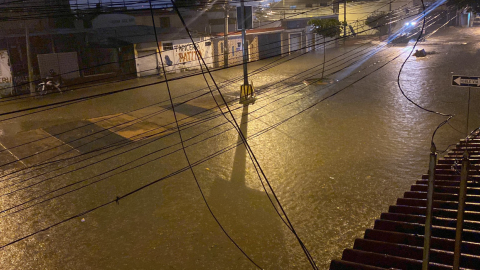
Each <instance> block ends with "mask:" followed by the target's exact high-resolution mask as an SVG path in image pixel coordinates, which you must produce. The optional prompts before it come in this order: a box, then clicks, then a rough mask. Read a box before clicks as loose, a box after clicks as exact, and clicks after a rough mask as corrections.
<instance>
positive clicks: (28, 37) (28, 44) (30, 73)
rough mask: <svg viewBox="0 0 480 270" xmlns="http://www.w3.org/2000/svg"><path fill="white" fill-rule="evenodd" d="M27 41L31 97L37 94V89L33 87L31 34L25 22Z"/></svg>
mask: <svg viewBox="0 0 480 270" xmlns="http://www.w3.org/2000/svg"><path fill="white" fill-rule="evenodd" d="M25 41H26V44H27V46H26V47H27V66H28V81H29V85H30V95H33V94H35V87H34V85H33V65H32V58H31V55H30V34H29V32H28V26H27V22H25Z"/></svg>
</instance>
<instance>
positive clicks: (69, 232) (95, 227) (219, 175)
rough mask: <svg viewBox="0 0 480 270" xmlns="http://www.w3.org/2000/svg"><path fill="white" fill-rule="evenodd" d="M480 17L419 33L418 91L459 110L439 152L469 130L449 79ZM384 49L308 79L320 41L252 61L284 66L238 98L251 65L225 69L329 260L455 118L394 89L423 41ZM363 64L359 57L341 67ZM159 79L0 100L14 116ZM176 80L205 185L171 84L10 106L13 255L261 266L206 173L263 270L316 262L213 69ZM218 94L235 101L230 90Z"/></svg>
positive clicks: (470, 53) (475, 110) (2, 216)
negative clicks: (304, 50)
mask: <svg viewBox="0 0 480 270" xmlns="http://www.w3.org/2000/svg"><path fill="white" fill-rule="evenodd" d="M477 29H480V28H468V29H462V28H448V29H446V30H445V31H440V33H439V34H438V35H434V36H432V37H431V38H430V39H428V40H427V42H425V43H421V44H419V45H418V48H419V49H422V48H423V49H425V50H426V51H427V52H429V54H428V56H427V57H425V58H418V59H416V58H415V57H413V56H412V57H411V58H410V59H409V60H408V62H407V63H406V64H405V67H404V69H403V72H402V74H401V86H402V88H403V90H404V92H405V94H406V95H407V96H408V97H409V98H411V99H412V100H414V101H415V102H416V103H417V104H419V105H421V106H423V107H425V108H427V109H429V110H433V111H438V112H442V113H446V114H452V115H455V117H454V118H453V119H452V120H451V121H450V122H449V124H447V125H445V126H444V127H442V128H441V129H440V130H439V131H438V132H437V135H436V136H435V144H436V145H437V149H438V150H439V151H441V150H445V149H446V148H447V147H448V145H450V144H454V143H456V142H457V141H458V140H459V139H460V138H463V137H465V135H466V132H467V127H466V124H467V104H468V88H459V87H452V86H451V79H452V75H466V76H480V70H479V69H478V67H479V65H478V61H477V59H479V56H480V55H479V54H480V45H479V44H480V43H479V41H480V38H478V33H480V30H477ZM375 46H377V45H376V44H366V45H361V44H359V45H353V46H345V47H342V46H338V47H337V48H336V49H332V50H331V51H330V52H328V54H327V60H329V62H328V63H327V64H326V67H325V74H326V77H328V80H326V81H327V82H331V83H327V84H320V83H313V84H310V82H312V79H318V78H320V74H321V63H322V59H323V55H322V54H321V51H315V52H310V53H308V54H305V55H303V56H300V57H298V58H294V55H291V56H289V57H287V58H284V59H279V58H276V59H272V60H266V61H260V62H257V63H254V64H252V65H249V71H251V72H253V71H254V70H256V69H259V68H262V67H265V65H267V67H271V68H270V69H265V70H262V72H258V74H252V75H251V77H250V79H251V80H252V81H253V83H254V85H255V87H256V90H257V91H258V93H257V101H256V102H255V104H253V105H250V106H248V107H243V106H241V105H240V104H238V101H237V100H235V99H236V98H238V92H239V91H238V90H239V85H240V83H241V82H240V81H236V82H232V83H230V84H228V82H229V81H227V80H232V79H235V78H236V77H237V76H240V74H241V67H235V68H231V69H228V70H225V71H216V72H213V77H214V78H215V81H216V82H217V83H218V84H219V86H220V87H221V88H220V90H221V91H222V93H223V94H224V96H225V98H226V100H227V101H229V102H230V103H229V108H230V109H231V110H232V114H233V115H234V117H235V120H236V121H237V122H238V124H239V125H240V126H241V129H242V132H243V133H244V135H245V136H246V137H248V142H249V144H250V147H251V149H252V151H253V153H254V154H255V157H256V158H257V160H258V162H259V164H260V165H261V168H262V169H263V171H264V173H265V175H266V176H267V178H268V181H269V182H270V184H271V185H272V187H273V189H274V190H275V192H276V194H277V195H278V198H279V200H280V202H281V204H282V205H283V207H284V208H285V211H286V212H287V214H288V217H289V219H290V221H291V222H292V224H293V226H294V227H295V229H296V231H297V233H298V235H299V236H300V238H301V239H302V240H303V241H304V243H305V245H306V247H307V248H308V249H309V251H310V253H311V254H312V256H313V257H314V259H315V260H316V262H317V264H318V266H319V268H320V269H327V268H328V266H329V264H330V261H331V260H332V259H334V258H340V257H341V253H342V251H343V249H345V248H348V247H351V246H352V245H353V241H354V239H355V238H358V237H362V235H363V233H364V231H365V229H366V228H368V227H371V226H372V225H373V222H374V220H375V219H376V218H378V217H379V215H380V213H381V212H382V211H385V210H386V209H387V208H388V206H389V205H391V204H394V203H395V201H396V199H397V198H398V197H401V196H402V194H403V192H405V191H407V190H408V188H409V187H410V185H411V184H412V183H414V182H415V180H417V179H420V177H421V175H422V174H424V173H426V172H427V167H428V154H429V149H430V140H431V137H432V133H433V131H434V130H435V128H436V127H437V125H438V124H440V123H441V122H442V121H443V120H445V119H446V118H445V117H442V116H439V115H436V114H432V113H429V112H425V111H422V110H420V109H419V108H417V107H416V106H415V105H413V104H412V103H410V102H409V101H408V100H407V99H405V97H404V96H403V95H402V93H401V92H400V90H399V88H398V86H397V76H398V71H399V69H400V66H401V65H402V63H403V61H404V60H405V58H406V57H407V56H408V53H409V52H410V50H411V49H412V47H411V46H406V45H397V46H390V47H385V48H383V49H382V50H381V51H380V52H379V53H377V54H375V55H374V56H371V57H363V58H362V57H361V56H362V55H363V54H364V53H367V52H368V51H371V50H372V49H374V48H375ZM366 48H369V49H368V50H364V51H362V50H363V49H366ZM402 53H403V54H402ZM399 54H401V56H400V57H398V58H397V59H395V60H392V59H393V58H394V57H396V56H397V55H399ZM349 56H351V57H352V58H350V59H351V60H348V61H347V60H346V59H347V57H349ZM354 57H359V58H354ZM288 59H291V60H289V61H286V60H288ZM342 59H344V60H342ZM284 61H285V62H284ZM342 61H343V62H342ZM353 61H358V62H357V63H358V64H357V65H356V66H355V69H352V68H351V69H348V68H345V69H342V68H344V67H347V66H352V64H355V63H354V62H353ZM390 61H391V62H390ZM282 62H283V63H282ZM387 62H389V63H388V64H387V65H386V66H385V67H383V68H381V69H379V70H378V71H376V72H374V73H372V72H373V71H374V70H375V69H377V68H378V67H380V66H381V65H384V64H386V63H387ZM277 64H278V65H277ZM304 71H305V72H304ZM334 71H338V72H335V73H333V74H332V72H334ZM301 72H304V73H301ZM299 73H301V74H300V75H296V74H299ZM369 73H372V74H371V75H369V76H367V77H365V78H364V79H362V80H359V79H360V78H362V77H363V76H365V75H366V74H369ZM162 79H163V78H159V77H151V78H147V79H142V80H140V79H136V80H133V81H131V82H130V81H128V82H124V83H111V84H106V85H100V86H92V87H91V88H89V89H79V90H77V91H71V92H67V93H64V94H63V95H51V96H45V97H42V98H34V97H28V98H24V99H18V100H10V101H7V100H6V101H4V100H0V101H2V112H3V113H6V112H11V111H14V110H19V109H23V108H29V107H34V106H41V105H44V104H49V103H53V102H62V101H67V100H74V99H76V98H80V97H84V96H89V95H94V94H100V93H105V92H108V91H114V90H118V89H122V88H127V87H135V86H139V85H143V84H150V83H155V82H158V81H160V80H162ZM337 80H338V81H337ZM357 80H359V81H358V82H356V83H354V84H353V85H352V83H353V82H355V81H357ZM209 84H210V85H212V81H211V80H210V79H209ZM169 86H170V89H171V91H172V95H173V96H174V98H175V100H174V102H175V111H176V113H177V118H178V120H179V124H180V125H181V129H182V137H183V140H184V142H185V147H186V153H187V155H188V158H189V160H190V163H191V164H192V166H194V167H193V171H194V173H195V176H196V180H197V181H198V182H196V180H195V179H194V177H193V174H192V172H191V171H190V170H189V169H188V163H187V161H186V158H185V155H184V153H183V151H182V147H181V144H180V139H179V136H178V133H177V132H176V125H175V120H174V117H173V111H172V109H171V108H170V107H169V106H170V103H169V101H168V93H167V89H166V86H165V83H162V84H154V85H150V86H144V87H141V88H138V89H133V90H128V91H123V92H119V93H116V94H113V95H105V96H103V97H98V98H94V99H88V100H86V101H81V102H71V103H61V104H59V105H58V106H60V105H61V107H58V108H53V109H50V110H46V111H41V112H38V111H39V110H42V109H45V108H39V109H37V112H38V113H35V114H29V113H31V112H32V111H24V112H20V113H12V114H7V115H3V116H1V117H2V118H1V119H3V121H2V122H0V129H1V130H2V136H1V137H0V143H1V144H2V145H1V147H3V148H1V149H2V150H3V151H2V152H0V157H2V161H1V163H2V164H4V166H3V167H2V168H3V173H4V175H5V176H4V177H3V178H1V179H0V181H1V182H0V189H1V191H0V205H1V210H0V211H2V212H1V213H0V230H1V231H2V234H1V238H0V239H1V242H0V245H7V244H10V243H11V242H12V241H16V240H19V239H21V240H20V241H18V242H15V243H12V244H11V245H8V246H6V247H4V248H3V253H2V259H1V260H0V268H2V269H209V270H210V269H256V267H255V265H253V264H252V263H251V262H250V261H249V260H248V259H246V258H245V256H244V255H243V254H242V253H241V252H240V251H239V250H238V249H237V248H236V247H235V246H234V245H233V244H232V243H231V241H230V240H229V239H228V238H227V237H226V236H225V234H224V233H223V232H222V230H221V229H220V228H219V226H218V225H217V223H216V222H215V220H214V219H213V218H212V215H211V213H210V212H209V210H208V208H207V207H206V205H205V201H204V199H203V197H202V195H201V193H200V191H199V188H198V186H200V187H201V190H202V192H203V195H204V198H205V199H206V201H207V202H208V205H209V207H210V209H211V211H212V212H213V213H214V215H215V216H216V218H217V219H218V221H219V222H220V223H221V224H222V226H223V228H224V229H225V231H227V232H228V234H229V235H230V236H231V238H232V239H234V241H235V242H236V243H237V244H238V246H239V247H241V248H242V250H243V251H244V252H245V253H246V254H248V256H249V257H250V258H251V259H252V260H253V261H254V262H255V263H257V264H258V265H260V266H261V267H262V268H264V269H309V268H310V265H309V264H308V261H307V260H306V258H305V255H304V254H303V251H302V249H301V248H300V245H299V244H298V242H297V240H296V239H295V237H294V236H293V234H292V233H291V232H290V231H289V230H288V228H287V227H286V226H285V224H284V223H283V222H282V220H281V219H280V218H279V217H278V215H277V213H276V212H275V210H274V208H273V207H272V204H271V203H270V201H269V199H268V197H267V196H266V194H265V192H264V188H263V186H262V183H261V182H260V179H259V176H258V174H257V170H256V168H255V166H254V165H253V163H252V160H251V157H250V155H249V154H248V152H247V151H246V149H245V147H244V146H243V145H242V144H241V139H240V138H239V135H238V133H237V132H236V131H235V129H234V128H233V126H232V124H231V123H230V121H232V119H231V117H230V115H229V114H226V115H225V116H223V115H222V113H221V112H220V110H219V109H218V108H217V107H216V104H215V101H214V100H213V98H212V96H211V95H210V93H209V91H208V89H207V88H205V87H206V84H205V82H203V78H202V76H194V77H189V78H185V79H181V80H173V81H171V83H170V84H169ZM347 86H348V87H347ZM213 90H214V88H213ZM337 92H338V94H336V95H333V96H331V95H332V94H334V93H337ZM213 95H214V97H215V98H216V100H217V102H219V103H220V104H222V101H221V98H220V97H219V94H218V92H216V91H215V90H214V91H213ZM330 96H331V97H330ZM327 97H329V98H327ZM479 102H480V92H479V90H478V89H477V88H472V89H471V104H470V113H469V120H468V125H469V127H468V129H469V130H473V129H475V128H476V127H478V126H479V125H480V119H479V115H480V108H479V106H478V103H479ZM222 111H223V112H226V111H227V109H226V107H225V106H222ZM24 114H28V115H24ZM13 117H15V118H13ZM237 144H239V146H238V147H236V145H237ZM4 149H5V150H4ZM439 156H442V154H440V155H439ZM19 160H21V161H19ZM32 166H34V167H32ZM197 183H198V185H197ZM264 184H265V185H266V183H265V182H264ZM270 195H271V194H270ZM90 210H91V211H90ZM66 220H68V221H66ZM63 221H65V222H63ZM41 230H44V231H41ZM38 231H41V232H38ZM36 232H38V233H36ZM30 234H33V235H31V236H30V237H27V238H25V239H22V238H23V237H26V236H29V235H30Z"/></svg>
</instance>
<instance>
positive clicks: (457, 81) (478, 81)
mask: <svg viewBox="0 0 480 270" xmlns="http://www.w3.org/2000/svg"><path fill="white" fill-rule="evenodd" d="M452 85H453V86H465V87H480V77H468V76H460V75H453V76H452Z"/></svg>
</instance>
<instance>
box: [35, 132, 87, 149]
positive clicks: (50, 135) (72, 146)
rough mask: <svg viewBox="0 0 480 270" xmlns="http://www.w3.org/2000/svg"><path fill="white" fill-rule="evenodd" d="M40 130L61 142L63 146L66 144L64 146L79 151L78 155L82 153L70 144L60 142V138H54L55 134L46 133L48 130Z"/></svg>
mask: <svg viewBox="0 0 480 270" xmlns="http://www.w3.org/2000/svg"><path fill="white" fill-rule="evenodd" d="M40 130H41V131H43V132H45V133H47V135H49V136H50V137H52V138H55V139H56V140H57V141H59V142H61V143H62V144H64V145H66V146H68V147H70V148H72V149H73V150H75V151H77V152H78V153H81V152H80V151H79V150H78V149H77V148H75V147H73V146H71V145H70V144H68V143H66V142H64V141H62V140H60V139H59V138H57V137H55V136H53V134H50V132H48V131H46V130H44V129H42V128H40Z"/></svg>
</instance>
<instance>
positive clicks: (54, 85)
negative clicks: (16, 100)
mask: <svg viewBox="0 0 480 270" xmlns="http://www.w3.org/2000/svg"><path fill="white" fill-rule="evenodd" d="M55 76H56V74H55V72H54V71H53V70H50V74H49V76H47V77H46V78H45V79H42V82H40V83H39V84H38V85H37V89H36V90H37V92H38V93H40V95H45V94H47V93H48V92H49V91H51V92H53V91H55V90H57V91H58V92H60V93H63V92H62V89H61V88H60V83H59V82H58V81H56V80H55Z"/></svg>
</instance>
